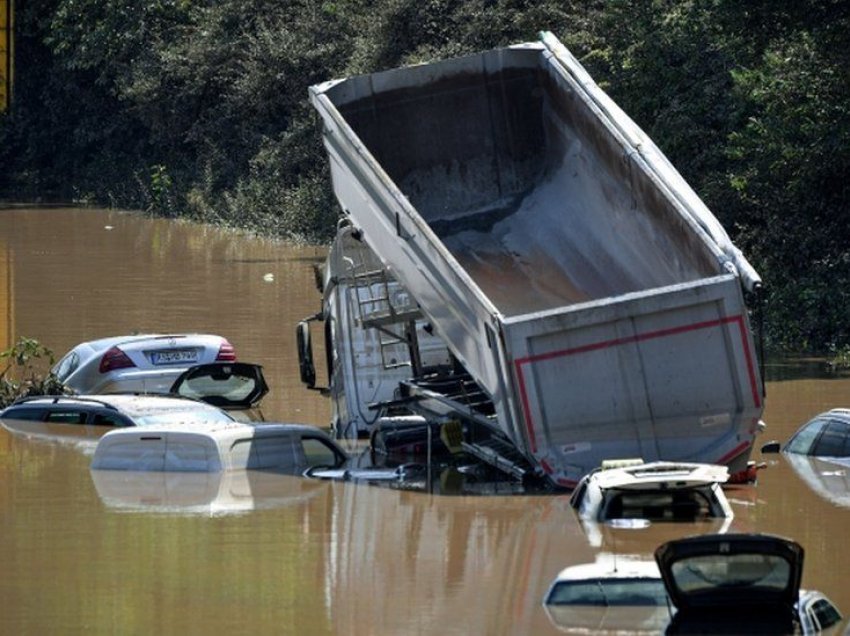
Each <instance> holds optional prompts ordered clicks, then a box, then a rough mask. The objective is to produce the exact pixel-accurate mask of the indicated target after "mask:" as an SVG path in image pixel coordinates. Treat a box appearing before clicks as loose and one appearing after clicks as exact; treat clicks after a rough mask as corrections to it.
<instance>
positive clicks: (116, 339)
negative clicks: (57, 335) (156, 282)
mask: <svg viewBox="0 0 850 636" xmlns="http://www.w3.org/2000/svg"><path fill="white" fill-rule="evenodd" d="M186 337H213V338H221V336H214V335H213V334H202V333H170V334H169V333H139V334H128V335H124V336H108V337H106V338H98V339H96V340H88V341H86V342H81V343H80V344H78V345H77V346H75V347H74V349H77V348H78V347H88V348H90V349H93V350H94V351H102V350H104V349H109V348H111V347H114V346H116V345H120V344H128V343H133V342H143V341H145V340H161V339H165V338H186Z"/></svg>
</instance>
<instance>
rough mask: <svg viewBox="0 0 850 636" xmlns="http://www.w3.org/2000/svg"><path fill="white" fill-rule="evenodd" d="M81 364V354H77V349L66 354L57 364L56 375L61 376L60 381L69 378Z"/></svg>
mask: <svg viewBox="0 0 850 636" xmlns="http://www.w3.org/2000/svg"><path fill="white" fill-rule="evenodd" d="M79 364H80V356H79V355H77V353H76V352H75V351H71V352H70V353H68V354H66V355H65V357H64V358H62V359H61V360H60V361H59V363H58V364H57V365H56V370H55V372H54V373H55V374H56V377H57V378H59V381H60V382H62V381H63V380H64V379H65V378H67V377H68V376H69V375H71V373H72V372H73V371H74V369H76V368H77V366H78V365H79Z"/></svg>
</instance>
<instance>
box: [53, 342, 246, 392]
mask: <svg viewBox="0 0 850 636" xmlns="http://www.w3.org/2000/svg"><path fill="white" fill-rule="evenodd" d="M210 362H236V352H235V350H234V348H233V345H232V344H230V342H229V341H228V340H227V339H226V338H223V337H222V336H217V335H212V334H196V333H181V334H139V335H130V336H116V337H111V338H101V339H99V340H92V341H90V342H83V343H80V344H78V345H77V346H75V347H74V348H73V349H71V350H70V351H69V352H68V353H66V354H65V355H64V356H63V357H62V358H61V359H60V360H59V362H57V363H56V364H55V365H54V367H53V369H52V372H53V374H54V375H55V376H56V378H57V379H58V380H59V381H60V382H61V383H62V384H63V385H64V386H65V387H67V389H68V390H69V391H71V392H74V393H78V394H91V393H116V392H127V391H134V392H139V393H163V392H166V391H168V389H169V388H170V387H171V385H172V384H173V383H174V380H175V379H176V378H177V377H178V376H179V375H180V374H181V373H183V372H184V371H185V370H186V369H187V368H188V367H190V366H195V365H198V364H206V363H210Z"/></svg>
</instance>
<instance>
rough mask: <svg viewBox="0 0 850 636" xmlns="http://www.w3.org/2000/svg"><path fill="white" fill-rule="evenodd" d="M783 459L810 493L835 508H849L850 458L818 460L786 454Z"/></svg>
mask: <svg viewBox="0 0 850 636" xmlns="http://www.w3.org/2000/svg"><path fill="white" fill-rule="evenodd" d="M783 458H784V459H785V460H786V461H787V462H788V463H789V464H790V465H791V468H793V469H794V472H796V473H797V475H799V476H800V479H802V480H803V481H804V482H805V483H806V485H807V486H808V487H809V488H811V489H812V492H814V493H816V494H817V495H818V496H819V497H823V498H824V499H825V500H826V501H828V502H830V503H832V504H834V505H836V506H841V507H842V508H850V476H848V475H847V472H848V470H850V457H836V458H832V459H820V458H818V457H812V456H810V455H797V454H794V453H788V454H784V455H783Z"/></svg>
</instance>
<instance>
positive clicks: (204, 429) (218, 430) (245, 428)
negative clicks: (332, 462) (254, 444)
mask: <svg viewBox="0 0 850 636" xmlns="http://www.w3.org/2000/svg"><path fill="white" fill-rule="evenodd" d="M165 433H181V434H187V435H197V436H200V437H210V438H213V437H214V438H217V439H224V438H227V437H228V436H230V435H233V436H234V437H239V438H244V437H246V436H248V437H257V438H259V437H268V436H273V435H280V434H282V433H298V434H299V435H310V434H315V435H319V436H322V437H326V436H327V433H325V432H324V431H323V430H322V429H320V428H318V427H316V426H311V425H309V424H290V423H286V422H275V423H268V422H258V423H253V422H242V421H238V420H233V421H227V422H209V423H207V422H187V423H185V424H179V425H175V424H169V423H164V424H149V425H148V426H145V427H144V430H141V429H140V428H122V429H115V430H113V431H110V432H109V433H107V434H106V435H108V436H110V438H114V437H117V436H119V435H123V436H127V435H139V434H142V435H155V434H165ZM106 435H105V436H104V437H106Z"/></svg>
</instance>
